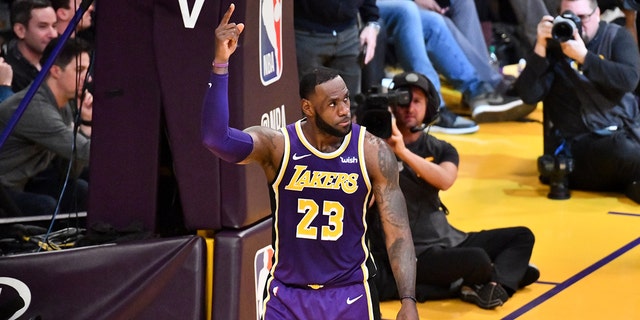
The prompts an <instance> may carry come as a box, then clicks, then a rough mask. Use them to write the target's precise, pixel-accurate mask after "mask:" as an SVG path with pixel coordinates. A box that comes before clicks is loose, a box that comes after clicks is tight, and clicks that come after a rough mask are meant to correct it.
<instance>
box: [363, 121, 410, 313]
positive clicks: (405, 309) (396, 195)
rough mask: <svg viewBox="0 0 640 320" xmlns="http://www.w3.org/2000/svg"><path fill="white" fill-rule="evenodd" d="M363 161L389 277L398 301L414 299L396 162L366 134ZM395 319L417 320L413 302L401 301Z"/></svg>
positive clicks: (382, 145)
mask: <svg viewBox="0 0 640 320" xmlns="http://www.w3.org/2000/svg"><path fill="white" fill-rule="evenodd" d="M366 140H367V141H366V143H365V147H364V149H365V151H364V152H365V157H366V160H365V161H366V163H367V172H368V174H369V177H370V178H371V181H372V185H373V194H374V197H375V201H376V204H377V205H378V208H379V211H380V221H381V222H382V228H383V230H384V233H385V241H386V246H387V253H388V255H389V261H390V262H391V269H392V270H393V276H394V277H395V279H396V283H397V285H398V294H399V295H400V297H415V284H416V283H415V280H416V255H415V250H414V248H413V240H412V237H411V230H410V229H409V219H408V217H407V205H406V203H405V200H404V195H403V194H402V191H401V190H400V185H399V184H398V179H399V178H398V162H397V161H396V158H395V156H394V154H393V152H392V151H391V149H390V148H389V146H388V145H387V144H386V143H385V142H384V141H382V140H381V139H379V138H377V137H375V136H374V135H372V134H370V133H367V137H366ZM401 303H402V307H401V309H400V311H399V312H398V316H397V319H418V311H417V308H416V305H415V301H412V300H411V299H402V301H401Z"/></svg>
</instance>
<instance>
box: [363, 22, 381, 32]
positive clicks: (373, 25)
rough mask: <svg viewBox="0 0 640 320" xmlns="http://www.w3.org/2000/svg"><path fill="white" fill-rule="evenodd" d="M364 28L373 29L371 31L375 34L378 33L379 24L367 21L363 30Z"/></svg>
mask: <svg viewBox="0 0 640 320" xmlns="http://www.w3.org/2000/svg"><path fill="white" fill-rule="evenodd" d="M366 27H373V29H374V30H376V32H380V24H379V23H378V21H369V22H367V24H366V25H365V28H366Z"/></svg>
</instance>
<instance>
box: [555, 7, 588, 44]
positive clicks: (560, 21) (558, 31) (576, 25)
mask: <svg viewBox="0 0 640 320" xmlns="http://www.w3.org/2000/svg"><path fill="white" fill-rule="evenodd" d="M574 30H578V34H579V35H580V36H582V21H581V20H580V17H578V16H576V14H575V13H573V12H572V11H571V10H566V11H564V12H562V13H561V14H560V15H559V16H557V17H555V19H553V27H552V29H551V35H552V36H553V38H554V39H556V40H558V41H560V42H565V41H567V40H571V39H573V32H574Z"/></svg>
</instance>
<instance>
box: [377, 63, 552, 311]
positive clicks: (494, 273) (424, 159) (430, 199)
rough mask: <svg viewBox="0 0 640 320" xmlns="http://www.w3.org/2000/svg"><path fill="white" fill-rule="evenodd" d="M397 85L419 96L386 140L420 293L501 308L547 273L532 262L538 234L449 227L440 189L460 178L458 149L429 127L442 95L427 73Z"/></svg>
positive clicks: (381, 285)
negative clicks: (395, 161)
mask: <svg viewBox="0 0 640 320" xmlns="http://www.w3.org/2000/svg"><path fill="white" fill-rule="evenodd" d="M392 89H393V90H395V91H396V92H399V91H407V92H409V93H410V95H411V101H410V103H409V104H407V105H401V106H396V107H393V108H392V109H393V115H394V118H395V122H394V124H393V125H392V135H391V137H390V138H389V139H387V140H386V141H387V143H388V144H389V145H390V146H391V149H392V150H393V152H394V153H395V155H396V157H397V158H398V167H399V168H400V188H401V189H402V194H404V196H405V199H406V204H407V213H408V214H409V225H410V227H411V234H412V237H413V243H414V247H415V250H416V257H417V265H416V298H417V299H418V301H424V300H429V299H442V298H452V297H456V296H459V297H460V298H461V299H462V300H463V301H467V302H471V303H474V304H476V305H478V306H479V307H481V308H485V309H493V308H496V307H498V306H500V305H502V304H503V303H505V302H506V301H507V300H508V299H509V297H511V295H513V294H514V293H515V292H516V291H517V290H518V289H520V288H522V287H524V286H527V285H529V284H531V283H532V282H534V281H536V280H537V279H538V276H539V275H540V273H539V271H538V270H537V268H535V267H534V266H531V265H529V259H530V258H531V252H532V250H533V245H534V241H535V237H534V235H533V233H532V232H531V230H529V228H527V227H524V226H517V227H506V228H497V229H488V230H482V231H477V232H464V231H461V230H459V229H457V228H456V227H454V226H452V225H451V224H449V221H448V220H447V213H448V211H447V209H446V207H444V205H443V204H442V202H441V200H440V195H439V193H440V190H447V189H449V188H450V187H451V186H452V185H453V183H454V182H455V180H456V178H457V176H458V162H459V159H460V158H459V156H458V151H457V150H456V149H455V147H453V146H452V145H451V144H450V143H448V142H446V141H443V140H439V139H437V138H435V137H434V136H432V135H430V134H428V133H426V132H424V131H423V130H422V129H423V128H424V125H425V124H427V125H428V124H429V123H431V122H432V121H433V119H435V118H436V115H437V112H436V110H437V109H438V105H439V104H440V102H439V97H438V94H437V92H436V91H435V87H434V86H433V84H431V82H430V81H429V80H428V79H427V77H426V76H424V75H422V74H418V73H415V72H407V73H402V74H399V75H396V76H395V77H394V78H393V87H392ZM376 211H377V207H375V206H374V207H372V209H371V210H370V214H369V216H368V219H369V220H368V221H369V226H370V230H371V231H370V239H371V244H372V252H373V253H374V257H375V260H376V261H377V265H378V266H379V270H378V273H377V274H376V286H377V287H378V291H379V292H380V299H381V300H387V299H397V298H398V297H397V293H395V291H396V290H395V285H394V280H393V276H392V275H391V273H390V270H391V269H390V267H389V263H388V258H387V255H386V254H385V253H384V246H383V242H382V240H383V239H384V237H383V236H382V234H381V233H380V223H379V221H377V218H376V217H377V215H376V214H375V212H376Z"/></svg>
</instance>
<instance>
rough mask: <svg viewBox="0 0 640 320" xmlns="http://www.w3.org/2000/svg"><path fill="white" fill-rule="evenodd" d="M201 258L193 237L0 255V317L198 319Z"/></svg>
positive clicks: (201, 312) (202, 249)
mask: <svg viewBox="0 0 640 320" xmlns="http://www.w3.org/2000/svg"><path fill="white" fill-rule="evenodd" d="M205 257H206V245H205V242H204V240H203V238H201V237H198V236H188V237H177V238H165V239H150V240H142V241H136V242H128V243H124V244H118V245H100V246H93V247H85V248H77V249H67V250H62V251H55V252H41V253H32V254H23V255H15V256H4V257H1V258H0V290H1V291H2V295H1V296H0V305H2V307H3V308H2V310H1V311H2V315H3V316H6V317H7V318H11V317H12V316H18V319H36V318H38V319H40V318H42V319H69V320H73V319H96V320H97V319H206V312H205V306H206V305H205V303H204V301H205V300H204V297H205V286H204V281H205V271H206V259H205ZM12 301H13V302H14V303H13V304H11V303H10V302H12ZM7 318H4V317H3V319H7Z"/></svg>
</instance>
